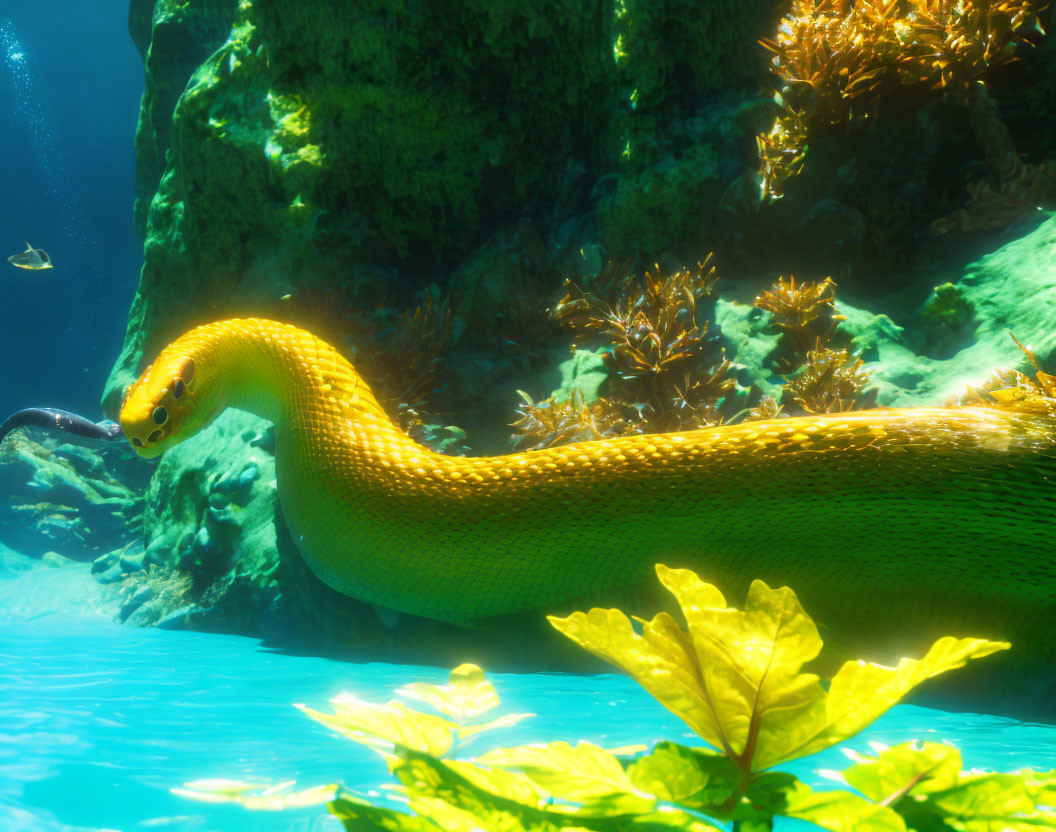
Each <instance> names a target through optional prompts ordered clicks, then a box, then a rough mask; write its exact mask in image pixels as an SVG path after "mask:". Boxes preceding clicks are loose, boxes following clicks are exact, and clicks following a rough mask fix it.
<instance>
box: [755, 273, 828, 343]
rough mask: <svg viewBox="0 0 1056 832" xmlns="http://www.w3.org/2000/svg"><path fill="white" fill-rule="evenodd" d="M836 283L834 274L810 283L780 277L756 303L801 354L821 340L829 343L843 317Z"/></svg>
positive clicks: (758, 297) (757, 298)
mask: <svg viewBox="0 0 1056 832" xmlns="http://www.w3.org/2000/svg"><path fill="white" fill-rule="evenodd" d="M835 287H836V284H835V283H833V281H832V278H831V277H826V278H825V279H824V280H822V281H820V282H817V283H811V282H810V281H807V282H801V283H800V284H799V286H796V279H795V278H794V277H789V278H788V281H787V282H786V281H785V278H784V277H779V278H778V279H777V283H775V284H774V285H773V287H771V288H770V289H767V290H766V291H764V292H762V293H761V294H760V295H758V296H757V297H756V299H755V305H756V306H757V307H758V308H760V309H765V310H766V311H767V312H769V313H770V314H771V315H772V316H773V318H772V322H773V325H774V326H776V327H777V328H778V329H780V330H781V331H782V332H783V333H784V334H785V336H786V337H787V338H788V339H789V340H790V341H791V342H792V346H793V348H794V349H795V350H798V351H799V352H800V353H804V354H805V353H806V351H807V350H809V349H811V348H812V347H813V346H814V345H815V344H816V343H817V342H818V341H819V339H820V340H821V341H823V342H826V343H827V342H828V341H829V339H830V338H831V337H832V334H833V332H835V331H836V327H837V326H838V324H839V322H840V320H841V318H840V316H839V315H837V314H836V295H835V293H834V289H835Z"/></svg>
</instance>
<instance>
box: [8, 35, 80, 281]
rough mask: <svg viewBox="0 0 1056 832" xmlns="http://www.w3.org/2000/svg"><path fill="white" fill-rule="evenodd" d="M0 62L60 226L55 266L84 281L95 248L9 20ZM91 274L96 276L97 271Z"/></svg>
mask: <svg viewBox="0 0 1056 832" xmlns="http://www.w3.org/2000/svg"><path fill="white" fill-rule="evenodd" d="M0 62H2V64H3V67H4V70H5V71H6V75H7V77H8V78H9V79H10V81H11V85H12V88H13V91H14V99H15V116H16V119H17V120H19V121H21V122H22V123H23V124H25V126H26V128H27V130H28V133H29V137H30V141H31V142H32V145H33V151H34V153H35V154H36V157H37V162H38V163H39V164H40V166H41V168H42V170H43V172H44V177H45V181H46V183H47V196H48V198H49V199H50V200H51V202H52V203H53V204H54V205H55V206H56V209H57V212H58V215H59V219H60V222H61V224H62V227H61V229H56V231H57V232H60V233H61V239H62V241H63V243H64V245H63V246H61V248H65V249H66V253H65V257H64V258H63V259H62V260H61V261H60V260H57V261H56V262H58V263H59V265H60V266H62V267H64V271H67V273H68V274H77V275H78V276H82V277H83V276H85V274H84V273H85V268H84V267H85V266H86V265H87V264H88V263H92V262H93V261H94V260H95V258H94V257H93V256H92V254H93V249H94V247H95V244H94V242H93V241H92V239H91V238H90V236H89V235H88V233H87V223H86V221H85V217H84V211H83V210H82V207H81V205H80V204H79V203H78V200H77V198H76V197H75V196H74V195H73V193H72V192H71V188H70V184H69V177H68V175H67V172H66V171H67V168H68V160H67V157H66V154H65V153H64V152H63V151H62V149H61V146H60V144H59V142H58V140H57V139H56V137H55V134H54V132H53V131H52V129H51V127H50V125H49V123H48V118H47V113H46V111H45V108H44V106H43V105H42V103H41V99H40V93H39V90H38V89H37V81H36V78H35V77H34V75H33V62H32V59H31V56H30V54H29V52H28V50H27V48H26V47H25V45H24V44H23V43H22V39H21V38H20V37H19V35H18V30H17V28H16V27H15V25H14V23H13V22H12V21H11V19H10V18H0ZM26 233H28V231H27V232H26ZM23 236H24V235H23ZM55 243H56V240H55V238H54V237H53V238H52V239H51V240H49V241H46V242H45V243H42V245H43V246H44V248H47V247H48V246H49V245H50V246H52V247H54V248H60V246H57V245H56V244H55ZM75 266H76V268H72V267H75ZM91 271H92V272H96V269H94V268H93V269H91ZM95 276H98V275H95Z"/></svg>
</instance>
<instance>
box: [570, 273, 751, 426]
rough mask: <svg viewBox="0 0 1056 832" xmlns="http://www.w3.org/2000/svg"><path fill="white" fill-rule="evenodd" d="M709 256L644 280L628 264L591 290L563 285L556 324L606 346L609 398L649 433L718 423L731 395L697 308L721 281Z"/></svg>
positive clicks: (722, 362) (726, 368) (720, 356)
mask: <svg viewBox="0 0 1056 832" xmlns="http://www.w3.org/2000/svg"><path fill="white" fill-rule="evenodd" d="M718 279H719V277H718V274H717V273H716V269H715V266H714V265H713V264H712V255H710V254H709V255H708V256H707V257H706V258H705V259H704V261H703V262H700V263H697V264H696V266H695V267H693V268H682V269H679V270H677V271H675V272H674V273H671V274H665V273H664V272H663V271H661V269H660V267H659V266H658V265H655V266H654V267H653V268H652V269H651V270H648V269H647V270H646V271H645V273H644V275H643V276H642V278H641V279H639V278H638V277H637V276H636V275H635V274H634V273H633V272H632V271H631V262H630V261H629V260H625V261H610V262H609V263H608V264H607V265H606V266H605V267H604V268H603V269H602V271H601V273H600V274H599V275H598V277H597V278H595V279H594V280H593V281H592V282H591V283H589V284H587V285H585V286H580V285H579V284H577V283H575V282H574V281H572V280H566V281H565V288H566V294H565V296H564V297H563V298H562V299H561V300H560V301H558V303H557V304H556V305H555V306H554V310H553V315H554V317H555V318H556V319H557V320H559V321H561V322H562V323H564V324H565V325H566V326H568V328H569V329H571V330H572V332H573V335H574V337H575V339H576V342H577V343H583V342H585V341H590V340H593V339H598V340H601V341H602V342H603V343H604V344H605V345H606V347H607V352H606V353H605V361H606V364H607V365H608V367H609V369H610V370H611V372H612V373H613V377H612V379H611V381H610V385H609V390H608V391H607V392H608V394H609V396H610V398H612V399H614V400H615V401H617V402H620V403H624V404H628V405H632V406H633V408H634V409H635V411H636V412H637V421H638V422H640V425H641V429H642V430H644V431H647V432H664V431H672V430H685V429H687V428H693V427H700V426H702V425H708V424H714V423H715V422H716V421H718V420H719V418H720V417H719V405H720V402H721V401H722V400H723V398H724V397H725V396H727V395H728V394H729V393H730V392H731V391H732V390H733V388H734V386H735V381H734V379H733V378H732V377H731V376H730V370H731V366H732V365H731V364H730V362H729V361H728V360H727V359H726V356H725V353H724V352H723V350H722V349H721V348H716V345H715V343H714V339H713V338H709V336H708V323H707V322H706V321H705V322H703V323H699V322H698V320H697V304H698V302H700V301H701V300H702V299H704V298H706V297H708V296H709V295H710V294H711V293H712V292H713V291H714V288H715V284H716V283H717V282H718Z"/></svg>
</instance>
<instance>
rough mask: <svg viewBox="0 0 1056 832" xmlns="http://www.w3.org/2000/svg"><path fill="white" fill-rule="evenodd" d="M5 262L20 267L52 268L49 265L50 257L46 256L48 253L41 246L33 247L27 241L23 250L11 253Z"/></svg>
mask: <svg viewBox="0 0 1056 832" xmlns="http://www.w3.org/2000/svg"><path fill="white" fill-rule="evenodd" d="M7 262H8V263H10V264H11V265H12V266H18V268H20V269H51V268H54V266H52V265H51V258H50V257H48V253H47V252H46V251H44V249H42V248H33V246H31V245H30V244H29V243H26V250H25V251H23V252H22V253H21V254H12V255H11V256H10V257H8V258H7Z"/></svg>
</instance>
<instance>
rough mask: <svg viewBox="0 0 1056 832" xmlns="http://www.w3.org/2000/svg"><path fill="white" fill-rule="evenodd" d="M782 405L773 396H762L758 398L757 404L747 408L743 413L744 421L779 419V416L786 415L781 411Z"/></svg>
mask: <svg viewBox="0 0 1056 832" xmlns="http://www.w3.org/2000/svg"><path fill="white" fill-rule="evenodd" d="M783 411H784V406H783V405H782V404H781V402H779V401H778V400H777V399H775V398H774V397H773V396H763V397H761V398H760V399H759V402H758V404H756V406H755V407H751V408H749V409H748V412H747V413H746V414H745V417H744V421H746V422H765V421H768V420H770V419H780V418H781V416H783V415H786V414H784V413H783Z"/></svg>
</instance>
